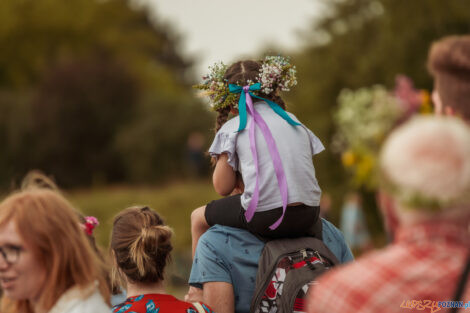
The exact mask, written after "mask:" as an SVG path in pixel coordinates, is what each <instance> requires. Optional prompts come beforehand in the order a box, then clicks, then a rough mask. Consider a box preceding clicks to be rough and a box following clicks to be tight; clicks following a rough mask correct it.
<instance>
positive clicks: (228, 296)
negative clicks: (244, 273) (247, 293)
mask: <svg viewBox="0 0 470 313" xmlns="http://www.w3.org/2000/svg"><path fill="white" fill-rule="evenodd" d="M202 293H203V302H204V303H207V304H208V305H209V306H210V307H211V308H212V309H213V310H214V312H217V313H234V312H235V296H234V294H233V286H232V284H229V283H226V282H208V283H205V284H204V289H203V290H202Z"/></svg>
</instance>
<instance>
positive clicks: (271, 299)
mask: <svg viewBox="0 0 470 313" xmlns="http://www.w3.org/2000/svg"><path fill="white" fill-rule="evenodd" d="M308 253H309V254H310V253H311V251H308ZM296 257H297V256H296ZM307 261H308V262H309V263H310V265H309V264H307ZM315 264H324V265H325V266H326V267H329V266H331V264H329V263H328V262H327V261H326V260H325V261H324V262H322V261H321V260H320V259H319V258H317V257H316V256H311V257H310V258H308V259H307V260H306V261H305V260H302V259H300V260H296V259H294V258H293V256H286V257H284V258H282V259H281V260H280V261H279V263H278V264H277V267H276V270H275V272H274V274H273V277H272V278H271V282H270V283H269V285H268V286H267V287H266V290H265V291H264V295H263V297H262V300H261V303H260V306H259V308H257V309H256V312H261V313H268V312H269V313H275V312H277V311H278V310H279V308H278V303H279V302H280V301H281V300H280V298H281V297H282V291H283V287H284V283H285V280H286V277H287V273H288V272H289V271H291V270H296V269H299V268H302V267H305V266H312V265H315ZM310 284H312V282H309V283H307V284H305V285H303V287H301V288H300V290H299V292H298V293H297V295H296V297H295V300H294V307H293V308H292V309H293V312H294V313H295V312H299V313H300V312H305V305H304V299H305V297H306V295H307V291H308V288H309V285H310ZM284 301H286V299H284Z"/></svg>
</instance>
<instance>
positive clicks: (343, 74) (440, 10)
mask: <svg viewBox="0 0 470 313" xmlns="http://www.w3.org/2000/svg"><path fill="white" fill-rule="evenodd" d="M321 3H322V5H323V9H324V12H325V15H324V17H323V18H321V19H320V20H316V21H315V23H314V24H313V26H312V29H311V31H309V32H308V33H306V34H305V37H306V41H308V46H307V48H306V49H304V50H303V51H301V52H300V53H299V54H297V55H296V56H295V61H296V64H297V66H298V71H299V73H298V76H299V86H297V88H296V89H295V91H294V93H293V94H292V95H291V96H290V97H289V100H291V101H292V103H293V104H295V106H293V107H291V110H292V111H293V112H294V113H296V114H297V115H298V116H300V118H301V119H302V120H303V121H304V122H305V124H306V125H307V126H308V127H310V128H311V129H312V130H314V132H315V133H316V134H318V136H319V137H320V139H321V140H322V141H323V142H324V144H325V145H326V147H327V151H326V152H325V153H322V154H320V155H319V157H318V159H316V160H315V165H316V168H317V175H318V177H319V182H320V184H321V187H322V188H323V190H325V191H328V192H329V193H331V194H332V196H333V199H334V203H333V204H334V209H335V210H334V212H335V213H336V214H334V215H333V218H334V220H337V218H338V214H339V207H340V204H341V202H342V200H343V198H344V196H345V194H346V190H348V189H349V188H351V186H350V185H349V179H348V177H347V175H346V174H345V172H344V171H343V169H342V168H341V166H340V163H341V162H340V159H339V156H338V155H336V154H335V153H334V152H333V151H332V149H331V148H330V147H331V139H332V137H333V134H334V132H335V126H334V123H333V120H332V116H333V113H334V111H335V110H336V99H337V96H338V94H339V92H340V91H341V90H342V89H343V88H352V89H356V88H359V87H363V86H370V85H373V84H384V85H386V86H388V87H392V86H393V84H394V80H395V76H396V75H397V74H400V73H401V74H405V75H407V76H409V77H411V78H412V79H413V81H414V82H415V84H416V86H418V87H419V88H426V89H428V90H430V89H431V88H432V80H431V77H430V76H429V74H428V73H427V70H426V57H427V53H428V49H429V46H430V44H431V42H432V41H434V40H437V39H439V38H440V37H442V36H445V35H449V34H466V33H469V31H470V10H468V1H465V0H449V1H440V0H415V1H407V0H323V1H322V2H321ZM366 195H367V199H366V203H368V205H367V207H366V210H367V211H368V213H369V214H368V217H369V225H370V226H371V227H373V231H374V232H376V233H377V232H379V231H380V226H379V225H381V223H380V221H379V215H378V214H377V211H376V208H375V207H374V205H373V203H374V201H373V200H374V199H372V197H373V194H371V193H366Z"/></svg>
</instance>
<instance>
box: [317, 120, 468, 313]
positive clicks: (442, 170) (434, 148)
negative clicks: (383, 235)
mask: <svg viewBox="0 0 470 313" xmlns="http://www.w3.org/2000/svg"><path fill="white" fill-rule="evenodd" d="M380 169H381V174H382V191H383V192H384V193H385V194H387V195H388V197H389V199H390V201H389V202H388V204H389V205H390V207H389V209H388V210H385V211H384V212H394V216H396V217H398V220H399V223H398V224H395V226H396V227H397V229H393V230H392V231H394V232H395V233H396V236H395V241H394V243H393V244H391V245H389V246H388V247H387V248H385V249H383V250H381V251H377V252H372V253H369V254H368V255H367V256H364V257H363V258H361V259H359V260H358V261H356V262H354V263H351V264H349V265H346V266H344V267H342V268H338V269H334V270H332V271H330V272H328V273H326V274H325V275H324V276H322V277H321V278H320V280H319V283H318V285H315V286H314V287H313V288H311V290H310V297H309V298H310V300H309V309H308V312H310V313H313V312H319V313H323V312H329V313H335V312H341V313H347V312H361V313H367V312H386V313H389V312H403V310H405V309H413V308H416V309H420V308H421V309H420V310H424V309H425V308H431V309H432V308H434V310H440V309H438V307H439V303H438V302H439V301H449V300H465V301H466V300H469V299H470V289H469V288H467V290H466V292H464V293H463V295H462V296H461V297H460V299H457V298H458V297H457V295H458V292H457V290H465V289H464V287H462V286H464V285H465V283H466V282H467V281H468V277H466V275H465V274H464V273H465V271H466V270H468V257H469V246H470V233H469V227H470V192H469V191H470V128H469V127H468V125H467V124H465V123H464V122H463V121H462V120H460V119H457V118H454V117H419V118H415V119H413V120H411V121H410V122H408V123H406V124H404V125H403V126H401V127H399V128H397V129H396V130H395V131H394V132H393V133H392V134H391V135H390V137H389V138H388V139H387V140H386V142H385V144H384V147H383V150H382V153H381V157H380ZM388 218H389V216H388V215H385V219H388ZM428 300H429V302H428ZM418 306H419V307H418Z"/></svg>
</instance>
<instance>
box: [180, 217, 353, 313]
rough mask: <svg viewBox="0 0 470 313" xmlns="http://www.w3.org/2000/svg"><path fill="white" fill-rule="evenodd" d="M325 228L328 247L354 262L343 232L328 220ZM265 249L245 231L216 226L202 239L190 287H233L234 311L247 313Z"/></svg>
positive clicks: (342, 258) (195, 258)
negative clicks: (260, 259)
mask: <svg viewBox="0 0 470 313" xmlns="http://www.w3.org/2000/svg"><path fill="white" fill-rule="evenodd" d="M322 226H323V229H322V235H323V242H324V243H325V245H326V246H327V247H328V248H329V249H330V250H331V252H333V254H334V255H335V256H336V257H337V258H338V260H339V261H340V262H341V263H345V262H348V261H352V260H353V259H354V258H353V255H352V253H351V250H350V249H349V247H348V246H347V244H346V242H345V240H344V237H343V234H342V233H341V231H339V230H338V229H337V228H336V227H335V226H334V225H333V224H331V223H330V222H328V221H327V220H325V219H322ZM263 248H264V243H263V242H262V241H261V240H259V239H258V238H256V237H255V236H254V235H252V234H251V233H249V232H248V231H246V230H243V229H238V228H233V227H228V226H220V225H215V226H213V227H211V228H210V229H209V230H208V231H207V232H205V233H204V234H203V235H202V236H201V238H200V239H199V242H198V245H197V249H196V254H195V255H194V260H193V266H192V268H191V274H190V277H189V284H190V285H192V286H196V287H199V288H201V287H202V286H201V285H202V284H203V283H207V282H226V283H229V284H232V286H233V292H234V296H235V312H238V313H245V312H247V313H248V312H249V311H250V304H251V299H252V297H253V293H254V290H255V282H256V272H257V270H258V260H259V257H260V255H261V251H262V250H263Z"/></svg>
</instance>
